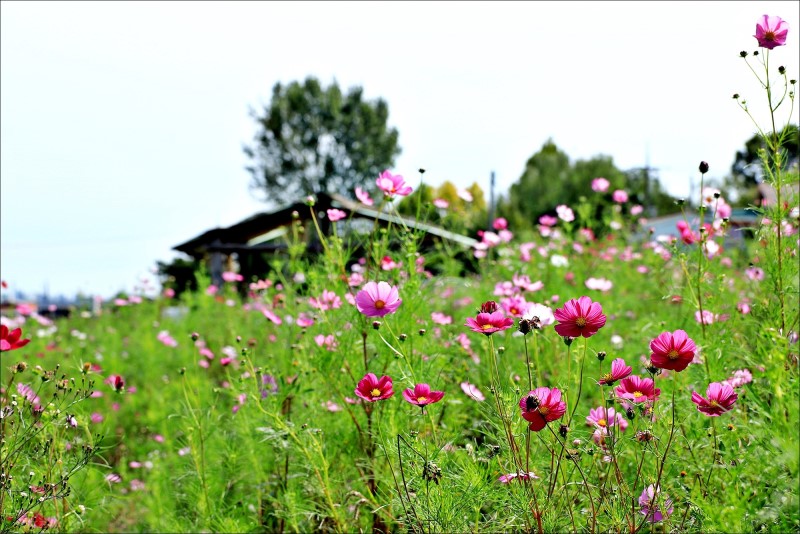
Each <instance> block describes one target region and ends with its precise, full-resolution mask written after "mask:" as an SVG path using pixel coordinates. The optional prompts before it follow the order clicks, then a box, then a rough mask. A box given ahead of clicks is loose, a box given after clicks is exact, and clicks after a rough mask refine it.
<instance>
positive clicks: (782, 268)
mask: <svg viewBox="0 0 800 534" xmlns="http://www.w3.org/2000/svg"><path fill="white" fill-rule="evenodd" d="M768 23H771V22H770V21H766V20H765V22H764V24H768ZM762 37H763V36H762ZM783 38H784V39H785V34H784V35H783ZM759 44H761V40H759ZM767 48H769V49H771V47H767ZM767 75H769V71H767ZM770 98H771V97H770ZM770 102H771V101H770ZM787 102H788V101H787ZM792 102H793V98H792ZM771 105H772V104H771ZM774 131H775V130H773V132H774ZM766 136H767V140H768V141H769V133H767V134H766ZM776 146H779V145H776ZM782 157H784V156H783V155H782V153H781V152H780V151H778V150H777V149H776V150H773V151H767V152H765V154H764V170H765V176H766V179H767V180H768V181H769V183H771V184H773V185H774V186H775V187H776V191H777V194H778V201H777V202H776V203H774V204H772V205H765V206H760V207H757V208H754V209H756V210H757V211H758V212H759V214H760V219H759V221H760V222H759V224H758V225H757V226H756V227H755V228H753V229H752V233H751V234H748V236H746V237H742V236H740V235H738V234H737V235H734V234H735V232H733V230H732V229H731V228H730V226H729V220H728V217H729V214H728V213H727V212H726V206H727V204H726V203H725V199H724V196H723V195H722V194H721V193H720V191H718V190H714V189H712V188H703V190H702V192H701V198H698V199H688V200H687V201H686V202H679V203H678V205H677V206H676V210H684V213H685V214H686V215H685V219H684V220H683V221H682V222H681V223H680V224H679V225H678V229H677V230H678V234H679V235H678V236H676V237H668V236H659V235H655V234H652V233H650V232H648V225H647V221H646V219H643V218H642V215H641V211H640V209H639V208H640V207H636V206H630V205H629V203H628V202H627V198H625V197H624V195H622V193H624V192H619V194H617V192H615V193H614V194H612V192H611V191H607V183H605V184H604V183H603V179H602V177H598V178H597V179H596V180H595V181H593V182H592V183H591V184H586V193H585V197H584V199H583V202H582V204H581V205H580V206H574V207H572V208H571V207H568V206H563V205H562V206H554V207H553V208H554V210H555V211H554V215H553V216H549V215H545V216H543V217H542V218H541V219H540V220H539V221H538V222H539V224H538V228H537V232H536V233H535V234H532V235H516V234H515V233H514V228H509V227H508V225H507V223H506V221H505V220H503V219H502V218H498V219H496V220H494V221H493V222H492V230H487V231H485V232H483V233H482V234H481V236H480V238H481V244H480V246H479V247H478V248H477V249H476V250H474V251H471V257H470V258H468V261H467V262H464V261H461V260H458V259H456V254H455V252H456V251H455V249H454V247H455V245H452V244H448V243H447V242H440V243H439V244H438V245H437V246H436V247H435V248H429V249H423V248H422V247H421V242H422V239H423V237H424V236H423V234H422V233H421V232H419V231H415V230H413V229H411V228H408V227H406V226H404V225H403V224H393V225H389V226H388V227H384V228H377V227H376V228H374V229H373V231H372V232H368V233H364V234H357V233H347V231H346V229H347V219H346V218H341V217H342V216H343V214H341V213H336V212H335V210H331V211H328V212H327V213H325V214H324V216H326V217H328V218H329V219H330V220H331V221H333V222H337V223H338V224H336V225H333V228H334V231H333V233H332V234H330V235H323V234H322V233H320V232H318V231H317V229H318V228H319V226H316V225H310V226H308V227H304V226H302V223H301V222H300V220H299V219H298V221H297V222H296V223H295V225H294V227H293V231H292V232H290V233H289V237H288V238H287V242H286V245H287V249H286V253H285V254H278V255H275V257H274V259H273V260H272V262H271V267H272V269H271V270H270V271H269V272H268V273H264V276H263V277H262V278H260V279H255V280H244V279H242V277H241V276H240V275H238V274H237V273H236V272H235V271H231V272H226V273H225V274H224V280H225V281H224V283H223V284H221V285H219V286H217V285H214V284H212V283H211V280H210V279H209V277H208V276H205V275H203V273H201V274H200V279H199V282H200V284H199V285H200V287H199V289H198V291H196V292H185V293H182V294H180V295H176V294H175V292H174V291H173V290H172V289H171V288H170V281H169V280H166V281H165V289H164V291H163V292H162V294H161V295H160V296H159V297H157V298H145V297H143V296H142V295H137V294H135V293H134V294H131V295H127V296H125V297H124V298H119V299H116V300H114V301H108V302H104V303H102V306H100V307H99V308H98V309H95V310H93V311H89V310H83V311H80V310H76V311H75V312H74V313H73V314H72V315H71V316H70V317H69V318H65V319H58V320H55V321H52V320H49V319H47V318H45V317H42V316H41V315H39V314H37V313H36V312H35V311H34V310H31V309H25V308H24V307H21V308H18V309H17V310H16V312H15V313H12V314H10V316H9V317H3V326H2V329H3V331H2V334H3V335H2V350H3V352H2V356H1V358H2V360H1V361H0V363H1V364H2V391H1V392H0V399H2V406H0V414H1V415H2V422H1V423H0V428H1V429H2V443H1V445H2V449H0V509H2V519H1V520H0V531H2V532H20V531H22V532H38V531H42V530H52V531H58V532H263V531H269V532H284V531H286V532H311V531H326V532H327V531H333V532H363V531H373V532H390V531H391V532H400V531H410V532H420V533H422V532H509V531H526V532H565V531H575V532H577V531H580V532H631V533H633V532H762V531H763V532H796V531H798V529H800V500H798V483H799V482H800V474H799V472H798V468H799V467H800V466H799V465H798V463H799V461H800V451H799V450H798V442H797V433H798V428H800V388H798V348H799V347H800V345H799V344H798V330H800V325H799V324H798V316H799V314H800V311H799V310H798V284H799V278H800V274H798V268H799V266H798V256H797V255H798V248H800V240H798V226H799V225H800V220H799V219H800V214H798V208H797V205H798V204H797V202H798V199H797V198H796V197H794V196H789V197H787V196H785V195H788V194H789V193H785V192H784V191H791V188H790V189H785V188H784V186H785V185H786V184H793V183H794V184H796V183H797V172H796V170H794V171H791V170H788V171H785V170H784V166H783V165H781V159H780V158H782ZM707 171H708V164H706V163H705V162H702V163H700V165H699V170H698V173H699V177H700V179H701V180H702V179H703V177H704V175H705V173H706V172H707ZM375 185H376V188H377V189H376V190H377V191H379V192H380V193H381V197H382V198H380V199H377V202H378V203H379V205H380V206H381V209H384V210H386V211H389V212H391V211H393V210H395V206H394V203H393V201H395V200H397V198H398V197H400V196H403V195H404V194H408V193H409V192H410V188H408V187H407V186H406V184H405V183H404V181H403V179H402V177H400V176H397V175H393V174H392V173H391V172H388V171H387V172H385V173H383V174H382V175H381V176H380V177H378V179H377V181H376V184H375ZM606 193H608V194H606ZM361 194H362V195H363V193H361ZM781 195H784V196H783V197H782V196H781ZM359 198H360V199H361V200H362V201H363V200H365V199H366V197H362V196H360V197H359ZM370 200H372V199H370ZM313 204H314V202H313V198H312V199H309V201H308V209H309V212H310V213H311V214H312V215H313V216H314V217H318V216H319V214H317V213H316V212H315V210H314V206H313ZM690 205H695V206H698V207H699V212H700V213H701V214H703V215H704V218H703V219H702V220H701V219H699V218H698V217H697V216H695V215H693V214H692V213H693V212H692V211H691V210H690V209H689V206H690ZM598 207H601V208H602V210H601V212H602V213H603V214H604V215H603V218H602V220H594V219H590V214H595V213H598V210H597V208H598ZM573 208H574V209H573ZM727 209H729V206H728V208H727ZM419 217H420V218H424V217H425V213H420V214H419ZM314 221H315V222H316V219H314ZM703 221H707V222H703ZM590 224H591V225H592V227H593V228H595V230H589V229H587V228H588V226H589V225H590ZM309 239H316V240H318V241H319V242H320V243H321V244H322V248H323V253H322V254H321V255H319V256H317V257H312V256H309V255H307V254H306V253H305V251H306V245H307V243H308V240H309Z"/></svg>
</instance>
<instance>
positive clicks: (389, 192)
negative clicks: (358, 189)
mask: <svg viewBox="0 0 800 534" xmlns="http://www.w3.org/2000/svg"><path fill="white" fill-rule="evenodd" d="M375 183H376V184H377V186H378V189H380V190H381V191H383V194H384V195H385V196H386V198H389V199H391V198H394V196H395V195H400V196H401V197H404V196H406V195H408V194H409V193H411V191H412V189H411V187H409V186H408V185H406V182H405V180H403V177H402V176H400V175H399V174H398V175H392V173H391V172H389V171H383V172H382V173H381V174H380V176H379V177H378V179H377V180H375Z"/></svg>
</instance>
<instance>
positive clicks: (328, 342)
mask: <svg viewBox="0 0 800 534" xmlns="http://www.w3.org/2000/svg"><path fill="white" fill-rule="evenodd" d="M314 342H315V343H316V344H317V345H318V346H320V347H325V348H326V349H327V350H329V351H335V350H336V348H337V347H338V346H339V343H338V342H337V341H336V337H335V336H334V335H333V334H328V335H327V336H326V335H324V334H317V335H316V336H314Z"/></svg>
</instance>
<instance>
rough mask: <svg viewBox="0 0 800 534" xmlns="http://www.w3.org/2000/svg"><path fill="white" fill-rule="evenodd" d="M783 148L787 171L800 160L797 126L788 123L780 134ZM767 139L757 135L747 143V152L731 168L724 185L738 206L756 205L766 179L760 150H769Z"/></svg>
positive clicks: (745, 145) (743, 150) (741, 151)
mask: <svg viewBox="0 0 800 534" xmlns="http://www.w3.org/2000/svg"><path fill="white" fill-rule="evenodd" d="M778 136H779V137H778V138H779V139H780V140H781V148H782V149H783V150H784V159H783V161H784V170H786V169H790V168H792V167H793V166H795V165H797V164H798V162H799V161H800V155H798V151H799V150H800V138H798V127H797V125H796V124H787V125H786V127H785V128H784V129H783V130H782V131H781V132H780V133H779V134H778ZM765 148H766V146H765V144H764V139H763V138H762V137H761V136H760V135H758V134H756V135H754V136H753V137H751V138H750V139H748V140H747V141H746V142H745V144H744V149H742V150H739V151H737V152H736V159H735V160H734V162H733V165H731V174H730V176H728V177H727V178H726V179H725V183H724V186H725V188H726V189H729V190H731V192H732V193H733V195H734V196H735V197H736V200H735V201H734V202H735V204H736V205H742V206H747V205H750V204H754V203H756V199H757V198H758V189H757V188H758V184H759V183H761V181H762V180H763V176H762V175H763V169H762V168H761V156H760V155H759V153H760V151H761V150H763V149H765Z"/></svg>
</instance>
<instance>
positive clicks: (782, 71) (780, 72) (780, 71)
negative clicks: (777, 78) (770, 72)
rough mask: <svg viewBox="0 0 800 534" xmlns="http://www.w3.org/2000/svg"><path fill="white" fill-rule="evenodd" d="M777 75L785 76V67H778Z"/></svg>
mask: <svg viewBox="0 0 800 534" xmlns="http://www.w3.org/2000/svg"><path fill="white" fill-rule="evenodd" d="M778 74H786V67H784V66H783V65H781V66H780V67H778Z"/></svg>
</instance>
